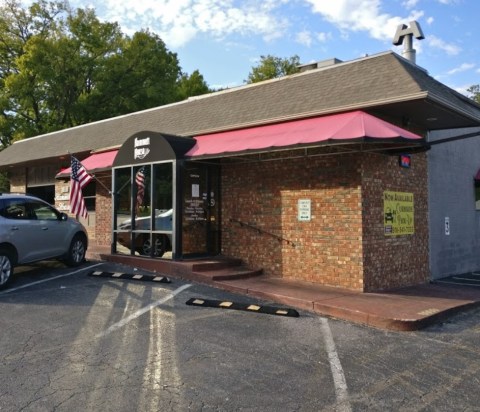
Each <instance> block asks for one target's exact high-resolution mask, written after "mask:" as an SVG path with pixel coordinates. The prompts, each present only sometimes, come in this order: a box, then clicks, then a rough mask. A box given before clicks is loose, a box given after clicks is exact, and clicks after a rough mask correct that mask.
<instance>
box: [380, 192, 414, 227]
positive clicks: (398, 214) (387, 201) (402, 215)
mask: <svg viewBox="0 0 480 412" xmlns="http://www.w3.org/2000/svg"><path fill="white" fill-rule="evenodd" d="M413 211H414V209H413V193H405V192H383V212H384V216H383V221H384V227H385V235H386V236H399V235H412V234H413V233H414V232H415V227H414V226H415V225H414V219H413V215H414V213H413Z"/></svg>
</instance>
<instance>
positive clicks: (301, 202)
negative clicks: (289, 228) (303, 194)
mask: <svg viewBox="0 0 480 412" xmlns="http://www.w3.org/2000/svg"><path fill="white" fill-rule="evenodd" d="M311 218H312V201H311V200H310V199H298V221H299V222H310V220H311Z"/></svg>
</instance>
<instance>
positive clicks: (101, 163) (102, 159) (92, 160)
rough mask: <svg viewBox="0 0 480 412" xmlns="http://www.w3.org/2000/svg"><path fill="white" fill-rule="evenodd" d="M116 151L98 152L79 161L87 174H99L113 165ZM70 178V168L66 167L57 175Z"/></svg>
mask: <svg viewBox="0 0 480 412" xmlns="http://www.w3.org/2000/svg"><path fill="white" fill-rule="evenodd" d="M117 153H118V150H110V151H109V152H99V153H93V154H92V155H90V156H88V157H87V158H86V159H83V160H81V161H80V162H81V163H82V165H83V166H85V169H87V172H89V173H95V172H101V171H103V170H110V169H111V168H112V165H113V161H114V160H115V156H116V155H117ZM69 176H70V168H69V167H67V168H66V169H63V170H62V171H61V172H60V173H58V174H57V176H56V177H57V178H58V177H69Z"/></svg>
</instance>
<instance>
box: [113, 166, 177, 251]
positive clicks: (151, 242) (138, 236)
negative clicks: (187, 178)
mask: <svg viewBox="0 0 480 412" xmlns="http://www.w3.org/2000/svg"><path fill="white" fill-rule="evenodd" d="M114 187H115V196H114V236H115V241H114V244H115V251H116V252H118V253H127V254H132V255H143V256H150V257H162V258H172V246H173V244H174V242H173V221H174V210H173V198H174V196H173V187H174V178H173V163H172V162H165V163H156V164H148V165H141V166H134V167H126V168H122V169H116V170H115V174H114Z"/></svg>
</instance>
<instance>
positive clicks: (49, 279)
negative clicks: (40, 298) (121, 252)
mask: <svg viewBox="0 0 480 412" xmlns="http://www.w3.org/2000/svg"><path fill="white" fill-rule="evenodd" d="M102 264H103V263H97V264H95V265H93V266H89V267H83V268H81V269H78V270H76V271H74V272H69V273H65V274H63V275H58V276H54V277H53V278H48V279H42V280H37V281H36V282H31V283H27V284H25V285H22V286H18V287H16V288H10V289H7V290H4V291H3V292H0V295H5V294H7V293H10V292H15V291H17V290H20V289H25V288H28V287H30V286H34V285H39V284H40V283H45V282H49V281H51V280H55V279H60V278H64V277H67V276H72V275H75V274H76V273H78V272H81V271H82V270H86V269H90V268H94V267H95V266H100V265H102Z"/></svg>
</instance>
